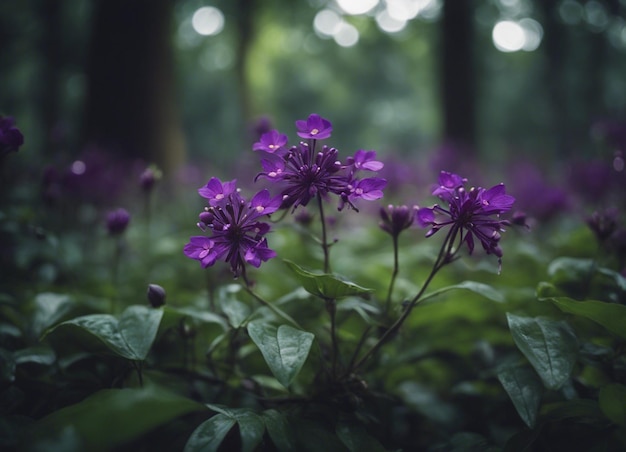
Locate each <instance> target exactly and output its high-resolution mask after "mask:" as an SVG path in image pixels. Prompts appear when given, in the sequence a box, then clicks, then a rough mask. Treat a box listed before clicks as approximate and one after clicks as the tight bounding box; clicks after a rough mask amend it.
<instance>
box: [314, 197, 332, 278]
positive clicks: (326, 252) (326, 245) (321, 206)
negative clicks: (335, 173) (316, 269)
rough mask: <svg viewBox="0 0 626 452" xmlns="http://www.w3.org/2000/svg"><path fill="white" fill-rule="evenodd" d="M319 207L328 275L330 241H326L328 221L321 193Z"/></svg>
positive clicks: (325, 265)
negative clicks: (325, 216)
mask: <svg viewBox="0 0 626 452" xmlns="http://www.w3.org/2000/svg"><path fill="white" fill-rule="evenodd" d="M317 205H318V207H319V209H320V221H321V222H322V250H323V251H324V273H328V272H329V271H330V256H329V246H328V241H327V239H326V219H325V218H324V206H323V203H322V196H321V195H320V194H319V193H318V195H317Z"/></svg>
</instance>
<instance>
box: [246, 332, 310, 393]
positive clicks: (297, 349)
mask: <svg viewBox="0 0 626 452" xmlns="http://www.w3.org/2000/svg"><path fill="white" fill-rule="evenodd" d="M248 334H250V337H251V338H252V340H253V341H254V343H255V344H256V345H257V347H259V350H261V353H262V354H263V358H265V362H266V363H267V365H268V366H269V368H270V370H271V371H272V374H274V376H275V377H276V379H277V380H278V381H279V382H280V383H281V384H282V385H283V386H285V387H288V386H289V385H290V384H291V382H292V381H293V380H294V378H295V377H296V376H297V375H298V373H299V372H300V369H302V366H303V365H304V362H305V361H306V359H307V357H308V355H309V351H310V350H311V344H312V343H313V338H314V337H315V336H314V335H313V334H312V333H309V332H306V331H302V330H297V329H295V328H292V327H290V326H289V325H281V326H279V327H278V329H277V328H276V327H274V326H272V325H266V324H261V323H258V322H250V323H249V324H248Z"/></svg>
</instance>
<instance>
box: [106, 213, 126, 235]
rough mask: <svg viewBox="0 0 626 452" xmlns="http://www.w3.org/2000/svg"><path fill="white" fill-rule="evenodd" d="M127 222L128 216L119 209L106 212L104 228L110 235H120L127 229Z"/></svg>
mask: <svg viewBox="0 0 626 452" xmlns="http://www.w3.org/2000/svg"><path fill="white" fill-rule="evenodd" d="M129 222H130V214H129V213H128V211H127V210H126V209H123V208H121V207H120V208H118V209H115V210H112V211H110V212H108V213H107V215H106V227H107V231H109V234H110V235H120V234H122V233H123V232H124V231H125V230H126V228H127V227H128V223H129Z"/></svg>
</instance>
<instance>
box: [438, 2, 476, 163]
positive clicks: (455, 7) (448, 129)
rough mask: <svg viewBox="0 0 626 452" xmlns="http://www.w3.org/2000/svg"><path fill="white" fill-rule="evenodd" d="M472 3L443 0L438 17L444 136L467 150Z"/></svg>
mask: <svg viewBox="0 0 626 452" xmlns="http://www.w3.org/2000/svg"><path fill="white" fill-rule="evenodd" d="M472 3H473V2H471V1H467V0H445V1H444V3H443V17H442V21H441V33H442V37H441V42H442V52H441V99H442V106H443V134H444V139H446V140H448V141H449V142H451V143H452V144H456V145H459V146H462V147H463V148H467V150H468V151H470V150H473V149H474V147H475V145H476V101H475V90H476V84H475V77H474V54H473V44H474V15H473V6H472Z"/></svg>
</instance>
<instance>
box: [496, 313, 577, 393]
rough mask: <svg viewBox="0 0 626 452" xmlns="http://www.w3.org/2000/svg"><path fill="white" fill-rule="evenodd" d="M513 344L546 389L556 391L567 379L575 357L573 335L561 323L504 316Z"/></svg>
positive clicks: (565, 325)
mask: <svg viewBox="0 0 626 452" xmlns="http://www.w3.org/2000/svg"><path fill="white" fill-rule="evenodd" d="M506 316H507V320H508V323H509V329H510V330H511V335H512V336H513V340H514V341H515V344H516V345H517V347H518V348H519V349H520V351H521V352H522V353H523V354H524V356H526V358H527V359H528V361H530V364H532V366H533V367H534V368H535V370H536V371H537V373H538V374H539V376H540V377H541V380H542V381H543V384H544V385H545V386H546V388H548V389H559V388H560V387H561V386H563V384H564V383H565V382H566V381H567V380H568V379H569V378H570V375H571V373H572V370H573V368H574V364H575V363H576V359H577V356H578V342H577V340H576V336H575V335H574V332H573V331H572V329H571V328H570V327H569V325H568V324H567V323H566V322H564V321H556V320H549V319H545V318H541V317H536V318H530V317H519V316H516V315H513V314H510V313H507V315H506Z"/></svg>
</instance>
